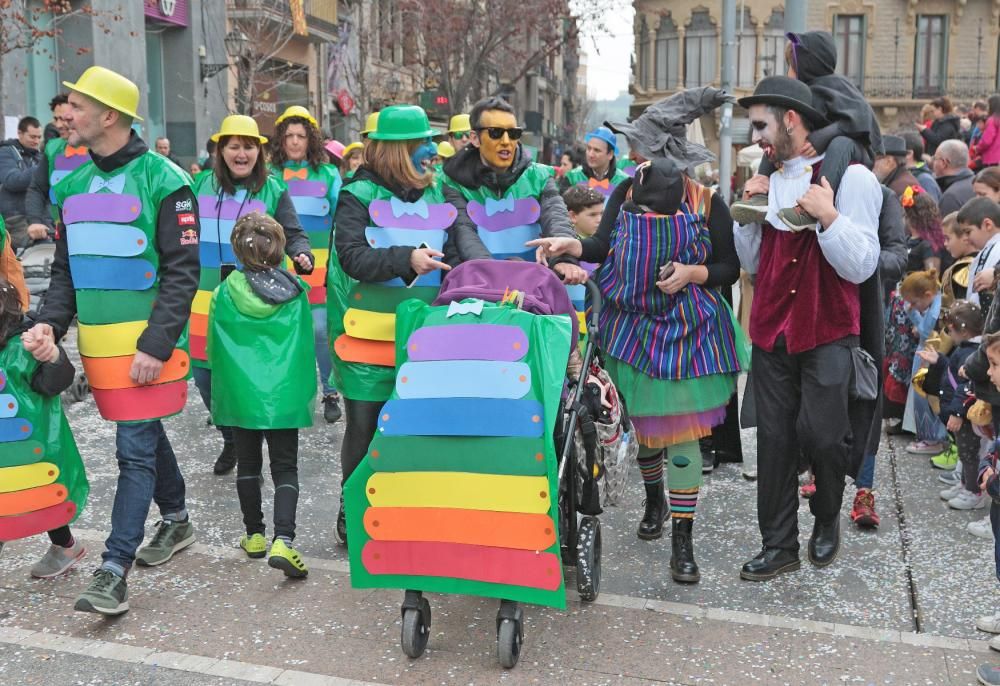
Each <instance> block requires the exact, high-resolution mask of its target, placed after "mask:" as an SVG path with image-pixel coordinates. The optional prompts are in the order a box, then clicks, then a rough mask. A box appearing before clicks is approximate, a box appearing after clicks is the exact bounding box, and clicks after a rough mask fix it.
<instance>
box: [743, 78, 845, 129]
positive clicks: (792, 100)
mask: <svg viewBox="0 0 1000 686" xmlns="http://www.w3.org/2000/svg"><path fill="white" fill-rule="evenodd" d="M738 102H739V104H740V107H743V108H745V109H748V108H749V107H750V106H751V105H774V106H775V107H784V108H785V109H789V110H795V111H796V112H798V113H799V114H801V115H802V116H803V117H805V118H806V119H808V120H809V121H811V122H812V123H813V124H814V125H817V126H825V125H826V124H828V123H829V122H827V121H826V117H824V116H823V115H822V114H820V113H819V112H818V111H817V110H816V108H814V107H813V97H812V91H810V90H809V86H807V85H806V84H804V83H802V82H801V81H799V80H798V79H792V78H789V77H787V76H768V77H766V78H763V79H761V81H760V83H758V84H757V87H756V88H754V90H753V95H750V96H747V97H745V98H740V99H739V100H738Z"/></svg>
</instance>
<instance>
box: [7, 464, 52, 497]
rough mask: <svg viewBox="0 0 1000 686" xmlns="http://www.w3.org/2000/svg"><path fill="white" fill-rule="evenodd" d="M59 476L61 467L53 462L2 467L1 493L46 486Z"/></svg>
mask: <svg viewBox="0 0 1000 686" xmlns="http://www.w3.org/2000/svg"><path fill="white" fill-rule="evenodd" d="M58 478H59V468H58V467H56V466H55V465H54V464H52V463H51V462H38V463H35V464H25V465H20V466H17V467H4V468H2V469H0V493H13V492H14V491H24V490H27V489H29V488H37V487H38V486H45V485H46V484H50V483H52V482H54V481H55V480H56V479H58Z"/></svg>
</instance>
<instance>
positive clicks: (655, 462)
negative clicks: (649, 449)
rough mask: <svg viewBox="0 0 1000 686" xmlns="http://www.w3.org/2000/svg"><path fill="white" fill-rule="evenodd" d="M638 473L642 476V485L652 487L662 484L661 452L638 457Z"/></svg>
mask: <svg viewBox="0 0 1000 686" xmlns="http://www.w3.org/2000/svg"><path fill="white" fill-rule="evenodd" d="M637 461H638V462H639V472H640V473H641V474H642V483H644V484H646V485H650V486H651V485H653V484H658V483H662V482H663V451H659V452H657V453H655V454H653V455H647V456H646V457H643V456H641V455H640V456H639V457H638V458H637Z"/></svg>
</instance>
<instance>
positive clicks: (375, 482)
mask: <svg viewBox="0 0 1000 686" xmlns="http://www.w3.org/2000/svg"><path fill="white" fill-rule="evenodd" d="M365 494H366V495H367V496H368V502H370V503H371V504H372V506H374V507H444V508H455V509H464V510H488V511H492V512H527V513H531V514H542V513H545V512H548V511H549V506H550V498H549V480H548V479H547V478H546V477H544V476H504V475H499V474H470V473H466V472H380V473H378V474H373V475H372V476H371V477H370V478H369V479H368V483H367V484H366V485H365Z"/></svg>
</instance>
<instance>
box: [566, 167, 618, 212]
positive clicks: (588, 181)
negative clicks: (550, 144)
mask: <svg viewBox="0 0 1000 686" xmlns="http://www.w3.org/2000/svg"><path fill="white" fill-rule="evenodd" d="M627 178H629V176H628V174H626V173H625V172H624V171H622V170H621V169H619V168H617V167H615V168H614V174H612V175H611V176H610V177H609V178H607V179H602V180H600V181H598V180H597V179H592V178H590V177H588V176H587V175H586V174H584V173H583V169H582V168H580V167H577V168H576V169H571V170H569V171H568V172H566V180H567V181H568V182H569V183H570V185H574V186H583V187H584V188H593V189H594V190H595V191H597V192H598V193H600V194H601V195H603V196H604V202H605V204H607V202H608V197H609V196H610V195H611V193H612V191H614V190H615V186H617V185H618V184H620V183H621V182H622V181H624V180H626V179H627Z"/></svg>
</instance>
